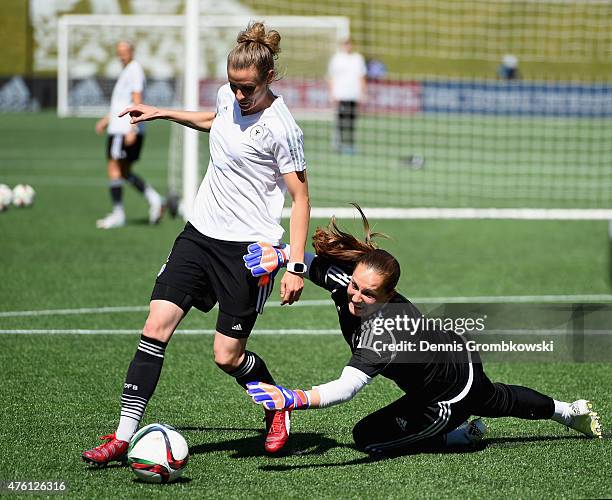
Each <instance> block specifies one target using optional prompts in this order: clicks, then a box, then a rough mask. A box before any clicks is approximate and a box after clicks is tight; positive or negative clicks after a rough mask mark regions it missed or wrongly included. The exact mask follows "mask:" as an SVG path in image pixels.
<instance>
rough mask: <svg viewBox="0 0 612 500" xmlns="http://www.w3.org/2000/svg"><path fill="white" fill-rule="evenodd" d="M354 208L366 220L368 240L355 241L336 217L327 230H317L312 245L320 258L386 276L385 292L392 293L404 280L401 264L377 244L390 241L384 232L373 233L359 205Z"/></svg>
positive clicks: (356, 239)
mask: <svg viewBox="0 0 612 500" xmlns="http://www.w3.org/2000/svg"><path fill="white" fill-rule="evenodd" d="M352 205H353V206H354V207H355V208H356V209H357V211H358V212H359V214H360V215H361V220H362V221H363V232H364V239H363V240H360V239H358V238H355V236H353V235H352V234H350V233H347V232H345V231H342V229H340V228H339V227H338V224H337V223H336V218H335V217H332V219H331V221H330V222H329V224H328V225H327V227H326V228H325V229H323V228H320V227H319V228H317V229H316V231H315V233H314V235H313V236H312V244H313V246H314V249H315V252H316V254H317V255H318V256H321V257H327V258H329V259H331V260H338V261H341V262H346V263H349V264H353V265H355V266H356V265H357V264H364V265H366V266H368V267H370V268H372V269H374V270H375V271H376V272H377V273H379V274H380V275H381V276H382V277H383V287H384V290H385V292H387V293H390V292H392V291H393V290H394V289H395V287H396V286H397V282H398V281H399V277H400V265H399V262H398V261H397V259H396V258H395V257H393V255H391V254H390V253H389V252H387V251H385V250H381V249H380V248H378V245H377V244H376V243H375V242H374V239H375V238H377V237H380V238H388V236H387V235H386V234H383V233H373V232H372V231H371V230H370V223H369V222H368V219H367V218H366V216H365V214H364V213H363V210H361V207H360V206H359V205H357V204H356V203H352Z"/></svg>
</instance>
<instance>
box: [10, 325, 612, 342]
mask: <svg viewBox="0 0 612 500" xmlns="http://www.w3.org/2000/svg"><path fill="white" fill-rule="evenodd" d="M140 333H142V330H121V329H117V330H104V329H97V330H93V329H91V330H88V329H62V330H54V329H41V328H39V329H14V330H0V335H136V334H140ZM175 333H177V334H180V335H213V334H214V333H215V330H197V329H196V330H177V331H176V332H175ZM338 333H340V329H339V328H338V329H333V328H331V329H319V330H316V329H312V330H309V329H280V330H253V334H254V335H336V334H338ZM582 333H583V334H584V335H612V332H611V331H609V330H585V331H584V332H582ZM488 335H506V336H512V335H530V336H537V337H541V336H546V337H563V336H567V337H568V338H569V337H571V336H572V335H573V334H572V333H571V332H570V331H568V330H565V329H552V330H537V329H534V330H529V329H515V330H487V331H484V332H479V333H478V334H477V335H476V334H474V338H473V339H472V340H476V339H477V338H478V337H480V336H488ZM539 340H540V341H542V340H546V339H539Z"/></svg>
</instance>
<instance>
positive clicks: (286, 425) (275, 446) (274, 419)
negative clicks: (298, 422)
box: [264, 410, 291, 453]
mask: <svg viewBox="0 0 612 500" xmlns="http://www.w3.org/2000/svg"><path fill="white" fill-rule="evenodd" d="M290 428H291V412H290V411H287V410H275V411H269V410H266V431H267V435H266V442H265V445H264V448H265V449H266V451H267V452H268V453H278V452H279V451H280V450H282V449H283V446H285V443H286V442H287V439H289V429H290Z"/></svg>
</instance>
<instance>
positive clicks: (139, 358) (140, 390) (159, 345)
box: [121, 335, 168, 426]
mask: <svg viewBox="0 0 612 500" xmlns="http://www.w3.org/2000/svg"><path fill="white" fill-rule="evenodd" d="M167 345H168V343H167V342H161V341H159V340H156V339H152V338H149V337H145V336H144V335H141V337H140V343H139V344H138V349H137V350H136V354H135V355H134V359H133V360H132V362H131V363H130V367H129V368H128V372H127V375H126V377H125V384H124V385H123V394H122V395H121V420H122V421H125V418H127V419H132V420H134V421H136V426H137V425H138V422H140V420H141V419H142V416H143V414H144V412H145V409H146V407H147V403H148V402H149V399H151V396H153V392H154V391H155V387H157V382H158V380H159V376H160V374H161V370H162V365H163V363H164V353H165V351H166V346H167ZM127 423H128V424H129V422H127Z"/></svg>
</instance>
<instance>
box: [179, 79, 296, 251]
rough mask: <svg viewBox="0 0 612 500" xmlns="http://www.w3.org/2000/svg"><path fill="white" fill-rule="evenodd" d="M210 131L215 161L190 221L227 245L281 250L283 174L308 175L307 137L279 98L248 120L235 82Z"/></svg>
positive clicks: (226, 89)
mask: <svg viewBox="0 0 612 500" xmlns="http://www.w3.org/2000/svg"><path fill="white" fill-rule="evenodd" d="M216 112H217V116H216V117H215V119H214V121H213V124H212V128H211V130H210V139H209V147H210V162H209V164H208V170H207V171H206V175H205V176H204V180H203V181H202V184H201V185H200V189H199V190H198V194H197V196H196V199H195V204H194V210H193V215H192V216H191V218H190V219H189V222H191V224H193V226H194V227H195V228H196V229H197V230H198V231H200V232H201V233H202V234H204V235H206V236H209V237H211V238H215V239H218V240H225V241H245V242H246V241H251V242H252V241H266V242H268V243H271V244H273V245H278V244H279V243H280V242H281V240H282V237H283V233H284V230H283V228H282V226H281V225H280V220H281V214H282V210H283V205H284V202H285V192H286V191H287V187H286V185H285V182H284V180H283V177H282V176H283V174H286V173H289V172H300V171H303V170H305V168H306V161H305V159H304V134H303V133H302V130H301V129H300V127H298V125H297V123H296V122H295V120H294V119H293V116H292V115H291V113H290V112H289V109H287V106H286V105H285V103H284V101H283V98H282V97H280V96H278V97H277V98H276V99H275V100H274V102H273V103H272V105H271V106H270V107H268V108H266V109H264V110H263V111H260V112H259V113H254V114H252V115H246V116H243V115H242V113H241V111H240V107H239V106H238V102H237V101H236V98H235V96H234V93H233V92H232V90H231V89H230V86H229V83H227V84H225V85H223V87H221V88H220V89H219V92H218V93H217V110H216Z"/></svg>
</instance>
